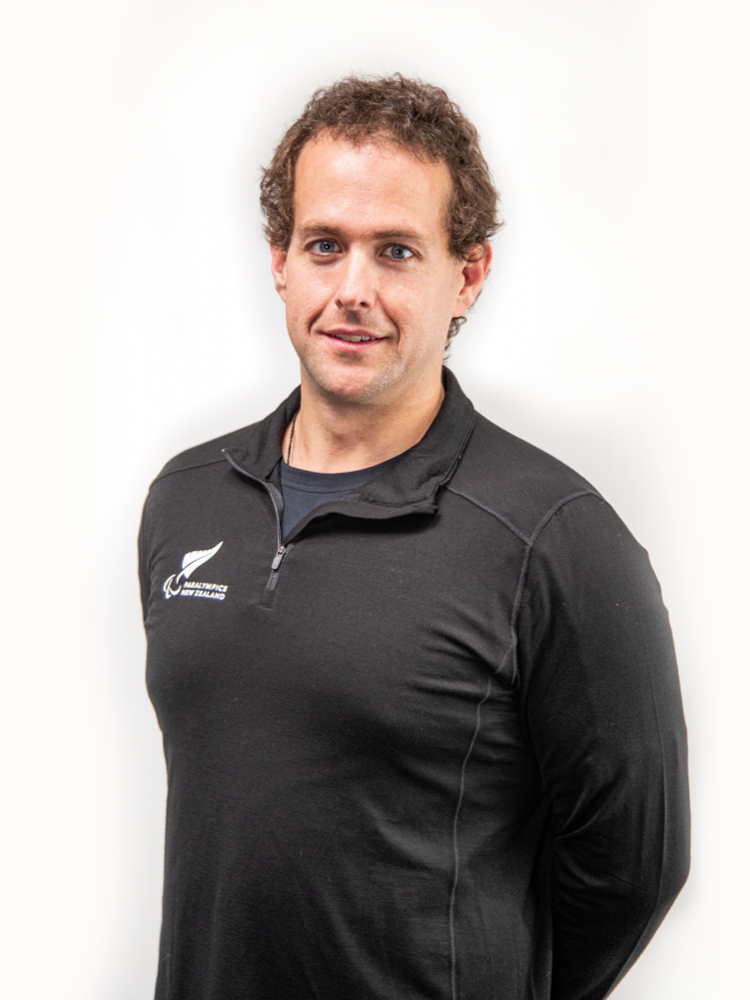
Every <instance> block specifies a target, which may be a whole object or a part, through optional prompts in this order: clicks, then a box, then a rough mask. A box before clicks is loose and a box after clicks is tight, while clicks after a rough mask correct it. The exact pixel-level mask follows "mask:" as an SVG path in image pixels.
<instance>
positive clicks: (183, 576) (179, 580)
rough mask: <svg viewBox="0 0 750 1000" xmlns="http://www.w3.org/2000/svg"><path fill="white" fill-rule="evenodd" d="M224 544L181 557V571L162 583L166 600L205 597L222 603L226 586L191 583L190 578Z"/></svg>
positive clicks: (220, 543)
mask: <svg viewBox="0 0 750 1000" xmlns="http://www.w3.org/2000/svg"><path fill="white" fill-rule="evenodd" d="M223 544H224V542H223V541H222V542H219V544H218V545H214V547H213V548H212V549H196V551H195V552H186V553H185V555H184V556H183V557H182V569H181V570H180V572H179V573H173V574H172V575H171V576H170V577H167V579H166V580H165V581H164V586H163V588H162V589H163V591H164V596H165V597H166V599H167V600H169V598H170V597H178V596H179V597H207V598H209V599H213V600H214V601H223V600H224V596H225V594H226V592H227V589H228V588H227V586H226V584H223V583H203V582H198V581H196V580H193V581H191V580H190V577H191V576H192V575H193V573H194V572H195V571H196V570H197V569H198V567H199V566H202V565H203V563H206V562H208V560H209V559H213V557H214V556H215V555H216V553H217V552H218V551H219V549H220V548H221V547H222V545H223Z"/></svg>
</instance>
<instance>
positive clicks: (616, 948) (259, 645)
mask: <svg viewBox="0 0 750 1000" xmlns="http://www.w3.org/2000/svg"><path fill="white" fill-rule="evenodd" d="M444 385H445V390H446V394H445V399H444V402H443V405H442V408H441V410H440V412H439V414H438V416H437V417H436V418H435V420H434V422H433V424H432V426H431V427H430V428H429V430H428V432H427V433H426V435H425V436H424V438H423V439H422V441H420V442H419V444H417V445H416V446H415V447H414V448H412V449H410V450H409V452H407V453H406V454H405V455H404V456H403V458H402V459H401V460H400V461H398V462H397V463H395V464H392V465H390V466H389V467H388V468H386V469H385V470H384V471H383V472H382V473H381V474H379V475H377V476H376V477H375V478H374V479H372V480H371V481H370V482H368V483H366V484H365V485H364V486H361V487H359V488H356V489H355V490H353V491H352V492H351V493H350V494H348V495H346V496H343V497H339V498H338V499H335V500H331V501H328V502H325V503H323V504H321V505H319V506H318V507H316V508H314V509H313V510H311V511H310V512H309V513H308V514H306V515H305V516H304V517H303V518H302V519H301V520H300V521H299V522H298V523H297V524H295V525H294V526H293V527H292V528H291V530H289V531H288V532H287V533H286V534H283V532H282V523H283V513H284V506H283V504H284V501H283V496H282V491H281V482H280V471H279V470H280V462H281V441H282V437H283V434H284V431H285V429H286V426H287V425H288V422H289V420H290V419H291V417H292V416H293V414H294V412H295V411H296V409H297V408H298V407H299V389H297V390H295V392H294V393H292V395H291V396H290V397H289V398H288V399H287V400H285V401H284V403H282V404H281V406H280V407H279V408H278V410H276V411H275V412H274V413H273V414H271V415H270V416H269V417H267V418H266V419H265V420H263V421H260V422H259V423H257V424H254V425H252V426H251V427H247V428H244V429H242V430H240V431H237V432H234V433H233V434H228V435H226V436H225V437H223V438H220V439H218V440H216V441H212V442H208V443H207V444H204V445H200V446H199V447H197V448H193V449H191V450H190V451H187V452H184V453H183V454H182V455H179V456H177V458H175V459H173V460H172V461H171V462H170V463H168V465H167V466H166V467H165V468H164V470H163V471H162V472H161V474H160V475H159V476H158V477H157V479H156V480H155V481H154V483H153V484H152V486H151V490H150V493H149V497H148V499H147V502H146V506H145V510H144V517H143V523H142V528H141V537H140V556H141V586H142V595H143V607H144V618H145V625H146V631H147V636H148V665H147V681H148V689H149V693H150V696H151V699H152V701H153V704H154V707H155V709H156V713H157V717H158V720H159V724H160V726H161V729H162V732H163V737H164V750H165V756H166V761H167V767H168V775H169V792H168V804H167V833H166V856H165V881H164V906H163V922H162V934H161V946H160V960H159V971H158V979H157V986H156V1000H355V998H356V1000H599V998H603V997H605V996H606V994H607V993H608V992H609V991H610V990H611V988H612V987H613V985H614V984H615V983H616V982H617V981H618V979H619V978H620V977H621V976H622V975H623V974H624V972H625V971H626V969H627V968H628V967H629V966H630V964H632V962H633V961H634V960H635V958H636V957H637V955H638V954H639V953H640V951H641V950H642V949H643V948H644V947H645V945H646V943H647V942H648V940H649V938H650V937H651V935H652V934H653V932H654V930H655V929H656V927H657V926H658V924H659V922H660V921H661V919H662V917H663V916H664V914H665V912H666V910H667V909H668V907H669V906H670V904H671V902H672V900H673V898H674V896H675V895H676V893H677V892H678V891H679V888H680V886H681V885H682V882H683V881H684V878H685V875H686V871H687V857H688V853H687V836H688V814H687V790H686V742H685V730H684V722H683V718H682V710H681V702H680V693H679V685H678V680H677V672H676V666H675V661H674V653H673V647H672V641H671V635H670V630H669V623H668V618H667V614H666V611H665V609H664V607H663V604H662V602H661V595H660V591H659V587H658V583H657V582H656V579H655V577H654V575H653V572H652V570H651V567H650V565H649V561H648V556H647V554H646V552H645V551H644V550H643V549H642V548H641V546H639V545H638V543H637V542H636V541H635V539H633V537H632V535H631V534H630V533H629V532H628V530H627V528H626V527H625V526H624V525H623V524H622V522H621V521H620V520H619V518H618V517H617V515H616V514H615V513H614V512H613V511H612V509H611V507H610V506H609V505H608V504H607V503H606V502H605V501H604V500H603V499H602V498H601V497H600V496H599V494H598V493H597V492H596V490H594V489H593V488H592V487H591V486H590V485H589V484H588V483H587V482H586V481H585V480H583V479H582V478H581V477H580V476H578V475H577V474H576V473H574V472H572V471H571V470H570V469H568V468H567V467H566V466H564V465H562V464H561V463H560V462H557V461H556V460H555V459H553V458H551V457H550V456H548V455H545V454H544V453H543V452H540V451H538V450H537V449H535V448H533V447H532V446H530V445H528V444H526V443H524V442H522V441H520V440H518V439H517V438H515V437H513V436H512V435H510V434H508V433H506V432H505V431H503V430H501V429H500V428H498V427H496V426H495V425H493V424H492V423H490V422H489V421H488V420H486V419H485V418H483V417H482V416H479V415H477V414H476V413H475V411H474V408H473V406H472V405H471V403H470V402H469V400H468V399H467V398H466V396H465V395H464V394H463V392H462V391H461V389H460V387H459V385H458V383H457V381H456V379H455V377H454V376H453V375H452V373H451V372H450V371H449V370H447V369H445V370H444Z"/></svg>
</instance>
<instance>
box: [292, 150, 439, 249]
mask: <svg viewBox="0 0 750 1000" xmlns="http://www.w3.org/2000/svg"><path fill="white" fill-rule="evenodd" d="M450 191H451V177H450V172H449V170H448V167H447V165H446V164H445V162H444V161H442V160H441V161H438V162H434V161H431V160H426V159H425V160H423V159H420V158H418V157H417V156H415V155H414V154H413V153H411V152H409V151H408V150H405V149H403V148H402V147H400V146H398V145H396V144H395V143H393V142H389V141H387V140H380V139H376V140H369V141H367V142H362V143H356V144H355V143H352V142H349V141H347V140H345V139H338V138H334V137H333V136H331V135H329V134H327V133H325V134H323V135H321V136H318V137H316V138H315V139H313V140H311V141H310V142H308V143H307V144H306V145H305V146H304V147H303V149H302V152H301V153H300V156H299V159H298V161H297V167H296V174H295V190H294V223H295V229H297V228H302V227H307V226H309V224H310V223H311V222H321V223H327V224H329V225H332V226H336V227H337V228H339V227H340V226H341V225H342V224H343V223H345V222H346V223H348V224H350V225H351V224H354V223H356V224H359V225H362V226H366V225H374V226H375V227H376V228H377V229H380V230H382V229H392V228H398V227H407V228H409V229H415V228H418V229H419V230H420V231H424V233H425V236H434V235H435V232H436V231H438V232H444V231H445V210H446V206H447V203H448V197H449V194H450Z"/></svg>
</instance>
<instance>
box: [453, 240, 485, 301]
mask: <svg viewBox="0 0 750 1000" xmlns="http://www.w3.org/2000/svg"><path fill="white" fill-rule="evenodd" d="M491 263H492V247H491V246H490V245H489V243H475V244H474V246H473V247H472V249H471V251H470V253H469V256H468V258H466V259H464V260H463V261H462V262H461V277H462V279H463V284H462V285H461V287H460V288H459V290H458V294H457V295H456V302H455V305H454V307H453V317H454V319H455V317H457V316H463V314H464V313H465V312H466V310H467V309H468V308H469V306H470V305H472V303H473V302H474V300H475V299H476V297H477V295H479V293H480V292H481V290H482V285H483V284H484V279H485V278H486V277H487V272H488V271H489V269H490V264H491Z"/></svg>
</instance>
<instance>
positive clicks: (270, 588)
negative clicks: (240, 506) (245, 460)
mask: <svg viewBox="0 0 750 1000" xmlns="http://www.w3.org/2000/svg"><path fill="white" fill-rule="evenodd" d="M222 454H223V455H224V457H225V458H226V459H227V461H228V462H229V464H230V465H231V466H232V468H233V469H236V470H237V472H239V473H241V474H242V475H243V476H245V477H246V478H247V479H252V480H253V482H255V483H260V485H261V486H262V487H263V488H264V489H265V491H266V493H268V495H269V497H270V498H271V503H272V504H273V511H274V514H275V515H276V553H275V555H274V557H273V561H272V562H271V572H270V574H269V577H268V580H267V581H266V587H265V590H264V591H263V596H262V597H261V599H260V603H261V604H262V605H263V606H264V607H270V605H271V604H272V603H273V595H274V591H275V590H276V584H277V583H278V582H279V571H280V570H281V564H282V562H283V561H284V556H285V555H286V554H287V552H289V550H290V549H293V548H294V546H293V545H291V544H289V545H282V543H281V517H282V515H283V513H284V497H283V496H282V494H281V492H280V491H279V490H277V489H276V487H275V486H274V485H273V483H269V482H268V481H267V480H265V479H259V478H258V477H257V476H253V475H252V474H251V473H249V472H247V470H246V469H243V468H242V466H241V465H238V464H237V463H236V462H235V461H234V459H233V458H232V456H231V455H230V454H229V452H228V451H227V450H226V448H222Z"/></svg>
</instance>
